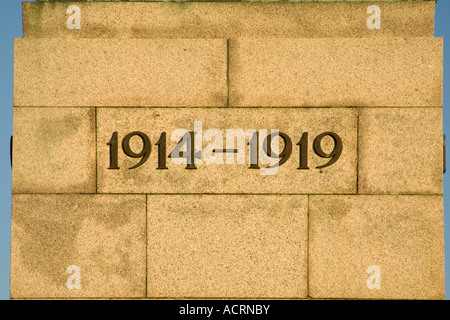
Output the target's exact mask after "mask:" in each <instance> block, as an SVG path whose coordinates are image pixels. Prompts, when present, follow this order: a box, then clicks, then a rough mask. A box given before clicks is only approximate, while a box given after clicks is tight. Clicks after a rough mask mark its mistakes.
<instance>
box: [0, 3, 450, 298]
mask: <svg viewBox="0 0 450 320" xmlns="http://www.w3.org/2000/svg"><path fill="white" fill-rule="evenodd" d="M21 2H22V1H21V0H3V1H0V45H1V50H0V68H1V72H0V95H1V96H0V103H1V107H0V150H3V152H1V153H0V299H2V300H6V299H9V265H10V243H11V242H10V237H11V167H10V159H9V139H10V136H11V135H12V123H13V120H12V110H13V38H21V37H22V13H21V11H22V10H21ZM435 36H436V37H444V134H446V135H447V153H448V152H449V150H450V147H448V146H449V145H450V110H448V107H449V106H447V105H448V104H449V103H450V82H449V81H448V79H450V48H447V45H446V39H450V1H449V0H445V1H444V0H440V1H438V3H437V4H436V24H435ZM449 159H450V155H448V154H447V162H450V160H449ZM449 167H450V165H449V164H447V168H449ZM448 190H450V170H449V172H447V174H446V175H444V208H446V207H447V204H448V203H450V195H449V193H448ZM445 211H447V209H445ZM444 225H445V244H446V250H445V253H446V257H447V259H446V261H447V263H446V279H448V281H446V292H448V293H447V295H446V298H447V299H450V217H449V216H448V214H444Z"/></svg>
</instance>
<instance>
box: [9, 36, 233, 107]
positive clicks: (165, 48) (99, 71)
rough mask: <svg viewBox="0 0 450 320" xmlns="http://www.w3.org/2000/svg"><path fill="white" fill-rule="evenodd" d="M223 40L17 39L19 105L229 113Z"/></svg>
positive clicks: (15, 81) (17, 99)
mask: <svg viewBox="0 0 450 320" xmlns="http://www.w3.org/2000/svg"><path fill="white" fill-rule="evenodd" d="M226 47H227V44H226V41H225V40H217V39H197V40H194V39H152V40H144V39H134V40H127V39H120V40H119V39H78V40H75V39H43V40H32V39H15V49H14V106H19V107H24V106H47V107H51V106H76V107H78V106H83V107H91V106H96V107H97V106H208V107H209V106H225V105H226V101H227V76H226V70H227V49H226Z"/></svg>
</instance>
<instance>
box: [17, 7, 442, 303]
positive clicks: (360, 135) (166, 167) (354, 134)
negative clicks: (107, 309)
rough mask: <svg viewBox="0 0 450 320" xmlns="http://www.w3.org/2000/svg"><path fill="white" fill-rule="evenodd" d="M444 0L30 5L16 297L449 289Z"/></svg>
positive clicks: (370, 294)
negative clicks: (440, 5)
mask: <svg viewBox="0 0 450 320" xmlns="http://www.w3.org/2000/svg"><path fill="white" fill-rule="evenodd" d="M434 7H435V2H434V1H350V0H348V1H344V0H342V1H326V0H323V1H321V0H318V1H307V0H304V1H301V0H297V1H292V2H284V1H283V2H278V1H275V2H270V1H249V2H245V1H244V2H236V1H219V2H192V1H185V2H184V1H180V2H153V1H127V2H121V1H110V2H96V1H79V2H76V1H74V2H67V1H38V2H24V3H23V32H24V37H23V39H15V50H14V131H13V155H12V168H13V185H12V190H13V197H12V240H11V246H12V248H11V298H12V299H29V298H39V299H44V298H58V299H74V298H86V299H88V298H127V299H141V298H149V299H159V298H163V299H178V298H193V299H202V298H213V299H228V298H250V299H266V298H269V299H278V298H285V299H323V298H330V299H443V298H444V234H443V232H444V231H443V183H442V180H443V179H442V175H443V172H444V170H445V161H444V152H443V150H444V141H443V133H442V82H443V62H442V59H443V41H442V39H440V38H434V36H433V32H434Z"/></svg>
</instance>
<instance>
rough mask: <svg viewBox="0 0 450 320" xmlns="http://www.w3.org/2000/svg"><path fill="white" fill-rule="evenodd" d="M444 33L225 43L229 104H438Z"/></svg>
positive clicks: (339, 105) (337, 105) (404, 105)
mask: <svg viewBox="0 0 450 320" xmlns="http://www.w3.org/2000/svg"><path fill="white" fill-rule="evenodd" d="M442 53H443V48H442V39H440V38H408V39H400V38H378V39H237V40H231V41H230V105H231V106H242V107H247V106H258V107H269V106H270V107H274V106H304V107H345V106H359V107H383V106H384V107H441V106H442Z"/></svg>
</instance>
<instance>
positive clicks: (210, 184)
mask: <svg viewBox="0 0 450 320" xmlns="http://www.w3.org/2000/svg"><path fill="white" fill-rule="evenodd" d="M97 121H98V123H97V128H98V133H97V143H98V144H97V150H98V163H97V168H98V192H100V193H130V192H131V193H302V194H303V193H304V194H307V193H355V192H356V171H357V170H356V151H357V150H356V149H357V148H356V140H357V137H356V136H357V129H356V125H357V111H356V110H354V109H351V108H342V109H311V108H310V109H308V108H303V109H301V108H300V109H297V108H283V109H281V108H220V109H217V108H214V109H213V108H177V109H174V108H155V109H153V108H152V109H149V108H133V109H131V108H99V109H98V113H97ZM194 121H201V127H202V128H201V131H202V134H201V135H200V134H198V135H197V138H195V137H194V140H196V141H197V142H199V143H201V147H200V146H198V147H196V150H197V151H198V152H200V149H202V150H203V158H202V160H201V163H200V159H197V160H196V161H197V163H198V164H197V165H196V167H197V169H196V170H188V169H186V159H176V158H168V156H169V154H170V153H171V152H172V150H173V149H174V147H175V145H177V143H178V142H179V141H180V140H181V138H180V137H178V136H174V138H173V141H172V135H173V134H174V132H175V130H176V129H185V130H188V131H194V129H195V127H194ZM209 129H217V131H219V134H222V141H223V146H214V145H212V141H215V140H214V139H215V138H214V136H212V135H210V134H211V133H213V132H211V130H209ZM227 129H230V130H238V129H242V131H243V133H245V132H248V137H250V138H251V137H252V133H251V132H250V131H247V130H249V129H254V130H261V129H266V130H268V131H267V132H266V133H263V132H262V131H261V133H260V136H259V138H260V143H259V148H260V152H259V154H260V158H259V160H260V161H259V163H260V168H261V169H249V167H250V161H249V146H248V145H247V142H248V141H249V139H248V138H247V139H246V140H245V142H244V143H243V145H244V147H243V148H242V147H240V146H238V144H237V143H236V142H234V143H233V142H231V144H230V146H227V142H226V141H227V139H226V132H227ZM273 129H277V130H279V131H281V132H283V133H285V134H287V135H288V137H289V138H290V139H291V142H292V144H291V145H292V153H291V156H290V157H289V158H288V160H287V161H286V162H285V163H284V164H282V165H281V166H279V167H278V171H275V172H271V173H273V174H268V173H269V172H267V169H264V168H267V167H268V166H269V165H270V164H269V163H268V162H265V163H263V160H267V159H265V158H263V155H264V154H265V153H264V152H263V150H261V149H262V146H263V139H265V138H266V137H267V134H268V133H270V132H271V130H273ZM135 131H140V132H143V133H145V134H146V135H147V136H148V137H149V138H150V142H151V143H152V145H153V147H152V150H151V154H150V156H149V158H148V159H147V161H146V162H145V163H144V164H143V165H141V166H139V167H137V168H134V169H129V168H131V167H133V166H135V165H137V164H138V163H139V162H140V159H141V158H142V157H137V158H133V157H129V156H127V155H126V154H125V152H124V151H123V146H122V144H123V139H124V138H125V136H126V135H128V134H130V133H132V132H135ZM196 131H197V132H199V131H200V130H196ZM114 132H117V133H118V137H117V145H118V147H117V155H118V156H117V157H118V163H117V164H118V167H119V168H120V169H112V166H111V160H110V157H111V150H112V149H111V146H110V145H107V143H108V142H110V141H111V139H112V137H113V133H114ZM163 132H166V145H167V147H166V157H165V159H166V161H167V164H166V166H167V168H168V169H167V170H157V167H158V166H159V164H158V155H159V147H158V145H156V143H157V142H158V141H159V140H160V138H161V134H162V133H163ZM305 132H308V135H309V137H308V145H307V151H308V167H309V169H304V170H299V169H298V167H299V165H300V163H299V162H300V159H299V146H297V145H296V144H297V143H298V142H299V140H300V139H301V137H302V136H303V133H305ZM326 132H333V133H335V134H337V135H338V136H339V137H340V138H341V140H342V146H343V147H342V153H341V156H340V157H339V158H336V159H337V161H336V162H335V163H334V164H331V165H330V166H328V167H325V168H319V169H318V168H316V167H318V166H322V165H325V164H327V163H328V162H329V161H330V158H321V157H319V156H318V155H317V154H315V152H314V151H313V142H314V140H315V138H316V137H317V136H318V135H320V134H322V133H326ZM181 135H183V133H181ZM201 137H203V139H202V138H201ZM273 137H274V139H275V137H276V135H275V134H274V135H273ZM202 140H203V142H201V141H202ZM220 140H221V139H220V138H218V140H217V141H220ZM228 141H233V140H232V139H228ZM234 141H236V139H234ZM130 145H131V149H132V151H133V152H134V153H140V151H141V150H142V149H143V143H142V139H141V138H139V137H138V136H134V137H133V138H132V139H131V140H130ZM273 145H274V147H275V146H276V143H275V141H274V143H273ZM334 146H335V143H334V142H333V139H332V138H331V137H329V136H327V137H325V138H323V140H322V149H323V151H324V152H326V153H329V152H331V151H332V150H333V148H334ZM216 148H217V149H222V148H225V149H229V150H232V149H233V148H236V149H239V150H245V158H242V159H243V163H242V164H237V161H238V160H237V159H238V157H237V156H236V155H235V154H234V153H231V152H230V153H213V152H212V149H216ZM283 149H284V142H281V143H280V144H279V151H276V150H274V153H275V154H278V153H280V152H281V151H282V150H283ZM182 150H186V145H184V146H183V149H182ZM336 150H337V149H336ZM198 152H196V154H198ZM113 154H116V152H113ZM208 156H209V157H208ZM213 156H217V160H218V161H220V160H221V162H222V164H218V163H213V161H212V160H213V159H212V157H213ZM228 156H231V160H227V157H228ZM266 158H267V157H266ZM228 159H229V158H228ZM179 160H181V161H182V163H181V164H175V163H174V162H173V161H179ZM207 161H208V162H207ZM272 161H273V162H272V165H275V164H276V163H278V158H273V159H272ZM230 162H231V163H230ZM109 168H111V169H109Z"/></svg>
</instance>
